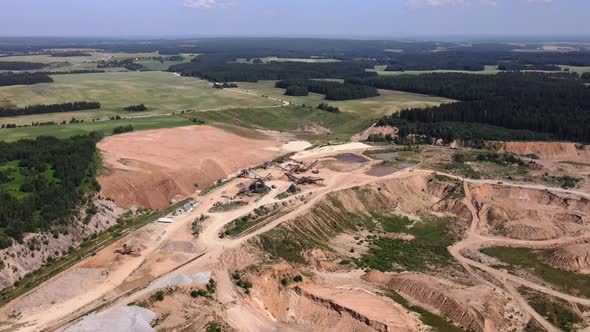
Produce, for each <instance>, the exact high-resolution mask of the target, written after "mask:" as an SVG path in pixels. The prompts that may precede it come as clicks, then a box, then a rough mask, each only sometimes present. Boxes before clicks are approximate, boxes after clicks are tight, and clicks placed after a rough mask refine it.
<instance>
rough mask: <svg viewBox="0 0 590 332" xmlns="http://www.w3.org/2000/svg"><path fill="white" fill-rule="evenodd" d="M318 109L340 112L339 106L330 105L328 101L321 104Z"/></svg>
mask: <svg viewBox="0 0 590 332" xmlns="http://www.w3.org/2000/svg"><path fill="white" fill-rule="evenodd" d="M318 109H320V110H322V111H326V112H330V113H340V109H339V108H338V107H335V106H330V105H328V104H326V103H321V104H319V105H318Z"/></svg>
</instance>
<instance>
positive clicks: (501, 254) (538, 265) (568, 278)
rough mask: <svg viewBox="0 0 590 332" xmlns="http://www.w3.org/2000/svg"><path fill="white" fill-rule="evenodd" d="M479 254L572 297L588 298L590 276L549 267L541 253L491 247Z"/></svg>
mask: <svg viewBox="0 0 590 332" xmlns="http://www.w3.org/2000/svg"><path fill="white" fill-rule="evenodd" d="M481 252H483V253H484V254H486V255H488V256H492V257H495V258H497V259H499V260H501V261H502V262H504V263H507V264H510V265H512V266H513V267H514V268H518V269H523V270H525V271H527V272H529V273H531V274H534V275H536V276H538V277H540V278H541V279H543V280H544V281H545V282H547V283H549V284H552V285H553V286H554V287H555V288H557V289H561V290H563V291H566V292H568V293H570V294H572V295H577V296H584V297H590V276H587V275H583V274H579V273H575V272H570V271H564V270H559V269H556V268H554V267H551V266H550V265H548V264H546V263H544V262H543V261H542V260H541V258H540V254H541V251H538V250H533V249H528V248H506V247H493V248H484V249H482V250H481Z"/></svg>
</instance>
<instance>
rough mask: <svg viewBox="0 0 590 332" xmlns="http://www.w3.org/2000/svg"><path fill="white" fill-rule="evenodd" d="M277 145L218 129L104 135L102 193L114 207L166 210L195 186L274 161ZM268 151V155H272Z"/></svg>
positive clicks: (204, 186) (201, 185)
mask: <svg viewBox="0 0 590 332" xmlns="http://www.w3.org/2000/svg"><path fill="white" fill-rule="evenodd" d="M280 145H281V142H278V141H271V140H255V139H248V138H244V137H241V136H238V135H235V134H232V133H229V132H226V131H223V130H221V129H219V128H215V127H210V126H193V127H182V128H174V129H162V130H152V131H143V132H137V133H130V134H124V135H116V136H111V137H107V138H106V139H104V140H103V141H101V142H100V143H99V144H98V148H99V149H100V151H101V152H102V159H103V162H104V165H105V167H106V168H107V170H108V171H107V172H105V173H107V174H105V175H101V176H99V177H98V181H99V183H100V185H101V187H102V195H103V196H105V197H110V198H112V199H114V200H115V202H116V203H117V204H118V205H120V206H126V207H127V206H133V205H139V206H144V207H148V208H151V209H163V208H165V207H167V206H168V205H169V203H170V201H171V199H172V198H174V197H175V196H177V195H181V196H188V195H191V194H193V193H194V192H195V189H196V188H195V186H196V185H198V187H199V188H206V187H207V186H209V185H211V184H212V183H214V182H215V181H217V180H219V179H223V178H226V177H227V176H228V175H229V174H232V173H235V172H237V171H238V170H240V169H241V168H245V167H249V166H252V165H256V164H260V163H262V162H264V161H267V160H271V159H273V158H274V157H276V156H277V155H278V154H279V153H280V152H279V151H277V150H280V149H270V148H275V147H280ZM273 150H274V151H273Z"/></svg>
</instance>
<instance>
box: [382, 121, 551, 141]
mask: <svg viewBox="0 0 590 332" xmlns="http://www.w3.org/2000/svg"><path fill="white" fill-rule="evenodd" d="M377 125H378V126H385V125H388V126H394V127H397V128H398V129H399V132H398V137H396V138H395V142H396V143H399V144H405V143H411V142H412V140H416V139H417V140H419V142H422V143H426V144H432V143H434V140H435V139H438V138H441V139H443V141H444V142H445V143H447V144H448V143H451V142H453V141H454V140H456V139H460V140H461V141H463V142H464V143H465V144H466V145H469V146H483V143H484V141H488V140H491V141H545V140H554V139H555V136H553V135H551V134H547V133H537V132H533V131H530V130H521V129H507V128H504V127H498V126H492V125H488V124H481V123H468V122H437V123H425V122H410V121H407V120H403V119H400V117H399V114H393V115H391V116H384V117H382V118H381V119H379V121H378V124H377ZM408 135H415V136H416V138H414V139H410V138H409V137H408Z"/></svg>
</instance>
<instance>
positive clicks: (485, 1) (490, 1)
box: [406, 0, 553, 8]
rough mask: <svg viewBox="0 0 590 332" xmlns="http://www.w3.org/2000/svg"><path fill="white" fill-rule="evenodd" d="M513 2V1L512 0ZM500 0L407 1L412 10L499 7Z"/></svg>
mask: <svg viewBox="0 0 590 332" xmlns="http://www.w3.org/2000/svg"><path fill="white" fill-rule="evenodd" d="M511 1H512V0H511ZM525 1H526V2H529V3H552V2H553V0H525ZM498 2H500V1H499V0H407V1H406V4H407V5H408V7H410V8H424V7H433V8H438V7H453V6H455V7H458V6H464V5H466V4H470V3H480V4H482V5H489V6H497V5H498Z"/></svg>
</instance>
